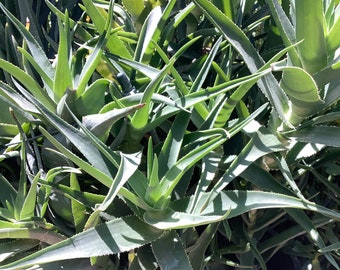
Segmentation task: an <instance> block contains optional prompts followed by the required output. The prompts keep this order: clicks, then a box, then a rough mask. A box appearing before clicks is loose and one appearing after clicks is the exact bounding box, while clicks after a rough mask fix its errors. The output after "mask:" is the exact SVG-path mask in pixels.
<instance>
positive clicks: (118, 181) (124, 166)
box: [85, 153, 142, 229]
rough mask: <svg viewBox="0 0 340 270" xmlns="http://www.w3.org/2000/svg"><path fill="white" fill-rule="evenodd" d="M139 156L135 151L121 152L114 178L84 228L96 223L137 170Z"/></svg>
mask: <svg viewBox="0 0 340 270" xmlns="http://www.w3.org/2000/svg"><path fill="white" fill-rule="evenodd" d="M141 157H142V155H141V153H136V154H123V153H121V161H120V164H119V169H118V172H117V174H116V177H115V179H113V181H112V185H111V187H110V190H109V192H108V193H107V194H106V196H105V199H104V201H103V202H102V203H101V204H99V205H97V206H96V209H95V211H94V212H93V213H92V214H91V216H90V217H89V219H88V221H87V223H86V225H85V228H86V229H88V228H90V227H94V226H95V225H97V223H98V222H99V220H100V219H99V215H100V213H101V212H103V211H105V210H106V209H107V208H108V207H109V206H110V204H111V203H112V202H113V200H114V199H115V197H116V196H117V194H118V192H119V190H120V189H121V188H122V187H123V185H124V184H125V183H126V182H127V181H128V180H129V179H130V177H131V176H132V175H133V174H134V173H135V171H136V170H137V168H138V166H139V164H140V161H141Z"/></svg>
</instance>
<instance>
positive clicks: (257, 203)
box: [144, 190, 340, 230]
mask: <svg viewBox="0 0 340 270" xmlns="http://www.w3.org/2000/svg"><path fill="white" fill-rule="evenodd" d="M209 196H210V194H209V193H206V194H204V196H202V198H203V200H202V201H205V200H208V199H209ZM192 200H193V197H190V198H184V199H180V200H177V201H173V202H171V203H170V205H169V207H170V208H168V209H165V210H163V211H147V212H145V214H144V220H145V221H146V222H147V223H149V224H151V225H152V226H155V227H156V228H159V229H163V230H168V229H178V228H187V227H192V226H198V225H203V224H209V223H212V222H216V221H219V220H222V219H225V218H232V217H236V216H239V215H241V214H243V213H246V212H248V211H250V210H255V209H268V208H298V209H303V210H309V211H315V212H318V213H320V214H322V215H325V216H328V217H330V218H333V219H335V220H340V214H339V213H338V212H336V211H334V210H331V209H327V208H325V207H323V206H320V205H317V204H315V203H306V202H304V201H301V200H300V199H298V198H296V197H292V196H287V195H283V194H278V193H273V192H264V191H239V190H232V191H223V192H220V193H219V194H218V195H217V196H216V197H215V200H214V201H213V202H211V203H210V204H208V205H207V206H206V207H205V208H204V210H203V211H201V212H200V211H196V214H189V213H188V210H189V209H190V208H191V204H192V202H193V201H192ZM203 206H204V205H203V204H200V205H196V207H197V209H198V210H200V209H203Z"/></svg>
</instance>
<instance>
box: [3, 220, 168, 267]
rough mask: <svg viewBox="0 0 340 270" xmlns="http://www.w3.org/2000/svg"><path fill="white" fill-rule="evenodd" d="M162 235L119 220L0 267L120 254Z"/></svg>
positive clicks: (135, 223) (130, 222)
mask: <svg viewBox="0 0 340 270" xmlns="http://www.w3.org/2000/svg"><path fill="white" fill-rule="evenodd" d="M0 233H1V231H0ZM162 234H163V231H162V230H159V229H156V228H154V227H152V226H150V225H148V224H146V223H144V222H142V221H141V220H139V219H138V218H137V217H132V216H131V217H124V218H118V219H114V220H112V221H109V222H107V223H104V224H101V225H98V226H96V227H94V228H91V229H89V230H87V231H84V232H82V233H80V234H77V235H75V236H72V237H71V238H69V239H66V240H64V241H62V242H60V243H57V244H55V245H52V246H49V247H47V248H45V249H43V250H40V251H38V252H36V253H34V254H32V255H29V256H27V257H25V258H23V259H21V260H18V261H16V262H14V263H11V264H7V265H3V266H0V269H18V268H26V267H28V266H32V265H35V264H44V263H48V262H55V261H60V260H64V259H65V258H67V259H75V258H89V257H93V256H103V255H109V254H117V253H121V252H125V251H129V250H131V249H134V248H138V247H140V246H143V245H145V244H147V243H150V242H151V241H154V240H156V239H157V238H159V237H160V236H161V235H162Z"/></svg>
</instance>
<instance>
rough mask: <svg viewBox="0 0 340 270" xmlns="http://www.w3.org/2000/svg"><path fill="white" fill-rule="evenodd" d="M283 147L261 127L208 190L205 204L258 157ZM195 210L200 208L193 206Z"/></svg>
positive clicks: (281, 149)
mask: <svg viewBox="0 0 340 270" xmlns="http://www.w3.org/2000/svg"><path fill="white" fill-rule="evenodd" d="M284 150H285V147H284V146H283V145H282V143H281V142H280V141H279V140H278V139H277V137H276V136H275V135H273V134H272V133H271V132H270V131H269V130H268V129H266V128H264V127H261V128H260V129H259V130H258V131H257V132H256V134H255V135H254V136H253V137H252V138H251V140H250V141H249V142H248V143H247V145H246V146H245V147H244V148H243V150H242V151H241V153H240V154H239V155H238V156H237V157H236V158H235V160H234V161H233V162H232V163H231V165H230V167H229V168H228V169H227V170H226V172H225V173H224V175H223V176H222V177H221V178H220V179H219V180H218V181H217V183H216V184H215V186H214V187H213V188H212V190H211V191H210V194H211V198H210V199H209V201H207V202H206V204H209V203H211V201H213V200H214V197H215V196H216V195H217V194H218V193H220V192H221V191H222V190H223V189H224V188H225V187H226V186H227V185H228V184H229V183H230V182H231V181H232V180H233V179H235V178H236V177H237V176H239V175H240V174H241V173H242V172H243V171H244V170H246V169H247V168H248V167H249V166H250V165H251V164H252V163H253V162H255V161H256V160H257V159H258V158H260V157H262V156H264V155H266V154H269V153H272V152H279V151H284ZM195 209H196V210H197V211H202V209H198V208H197V207H196V208H195Z"/></svg>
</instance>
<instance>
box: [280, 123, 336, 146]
mask: <svg viewBox="0 0 340 270" xmlns="http://www.w3.org/2000/svg"><path fill="white" fill-rule="evenodd" d="M283 134H284V135H285V136H287V137H288V138H291V139H295V140H297V141H300V142H307V143H319V144H324V145H328V146H334V147H340V141H339V140H336V139H335V138H337V137H338V136H339V134H340V127H328V126H309V127H304V128H299V129H297V130H294V131H290V132H286V133H283Z"/></svg>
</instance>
